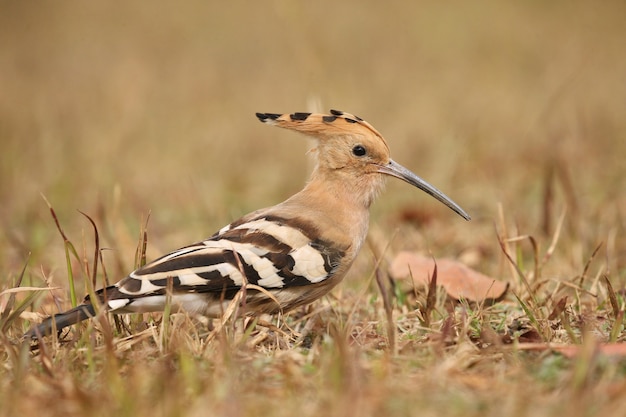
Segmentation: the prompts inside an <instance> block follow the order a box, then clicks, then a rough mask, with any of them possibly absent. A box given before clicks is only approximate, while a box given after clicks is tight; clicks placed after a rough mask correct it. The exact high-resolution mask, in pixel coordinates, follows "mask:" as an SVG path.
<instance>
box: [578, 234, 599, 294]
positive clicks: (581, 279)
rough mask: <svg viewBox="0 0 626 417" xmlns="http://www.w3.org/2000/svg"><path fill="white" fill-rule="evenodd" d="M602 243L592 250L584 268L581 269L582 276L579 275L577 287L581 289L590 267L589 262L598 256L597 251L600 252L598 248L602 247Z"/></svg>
mask: <svg viewBox="0 0 626 417" xmlns="http://www.w3.org/2000/svg"><path fill="white" fill-rule="evenodd" d="M602 245H603V242H600V243H599V244H598V246H596V248H595V249H594V250H593V252H592V253H591V256H590V257H589V259H587V262H586V263H585V267H584V268H583V272H582V274H580V279H579V281H578V286H579V287H582V286H583V283H584V281H585V278H586V276H587V272H588V271H589V267H590V266H591V262H592V261H593V259H594V258H595V257H596V255H597V254H598V251H599V250H600V248H601V247H602Z"/></svg>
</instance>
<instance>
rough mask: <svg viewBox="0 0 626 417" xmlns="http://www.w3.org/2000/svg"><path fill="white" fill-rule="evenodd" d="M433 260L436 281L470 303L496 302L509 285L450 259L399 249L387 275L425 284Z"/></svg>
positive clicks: (430, 274) (429, 274) (426, 283)
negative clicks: (435, 269)
mask: <svg viewBox="0 0 626 417" xmlns="http://www.w3.org/2000/svg"><path fill="white" fill-rule="evenodd" d="M435 262H436V263H437V283H438V285H440V286H442V287H443V288H444V289H445V290H446V293H447V294H448V295H449V296H450V297H452V298H454V299H456V300H460V299H466V300H469V301H474V302H478V303H480V302H483V301H489V302H494V301H499V300H501V299H502V298H503V297H504V295H505V294H506V291H507V289H508V288H509V285H508V284H507V283H504V282H502V281H497V280H495V279H493V278H491V277H488V276H487V275H484V274H481V273H480V272H478V271H475V270H473V269H471V268H469V267H467V266H466V265H464V264H462V263H459V262H457V261H455V260H453V259H445V258H444V259H437V260H436V261H435V260H433V259H432V258H427V257H425V256H422V255H419V254H417V253H413V252H407V251H404V252H400V253H399V254H398V255H397V256H396V257H395V258H394V260H393V261H392V262H391V267H390V268H389V275H390V276H391V277H392V278H393V279H395V280H403V279H411V278H412V279H413V284H414V285H416V284H422V285H428V283H429V280H430V277H431V276H432V274H433V270H434V267H435Z"/></svg>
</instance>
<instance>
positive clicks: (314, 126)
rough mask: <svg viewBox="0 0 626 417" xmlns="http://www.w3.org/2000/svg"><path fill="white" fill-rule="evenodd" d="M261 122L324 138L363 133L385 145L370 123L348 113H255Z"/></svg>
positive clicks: (331, 111)
mask: <svg viewBox="0 0 626 417" xmlns="http://www.w3.org/2000/svg"><path fill="white" fill-rule="evenodd" d="M256 117H258V118H259V120H260V121H261V122H263V123H267V124H270V125H275V126H278V127H282V128H284V129H291V130H296V131H298V132H302V133H304V134H307V135H309V136H313V137H316V138H320V139H324V138H326V137H334V136H346V135H355V134H359V133H360V134H363V135H369V136H372V135H373V136H375V137H378V138H379V139H380V141H381V142H382V143H383V144H384V146H385V147H387V142H386V141H385V138H383V136H382V135H381V134H380V133H379V132H378V130H376V129H375V128H374V127H373V126H372V125H371V124H369V123H368V122H366V121H365V120H363V119H361V118H360V117H359V116H355V115H353V114H350V113H346V112H343V111H339V110H330V114H321V113H284V114H278V113H257V114H256Z"/></svg>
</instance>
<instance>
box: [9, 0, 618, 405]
mask: <svg viewBox="0 0 626 417" xmlns="http://www.w3.org/2000/svg"><path fill="white" fill-rule="evenodd" d="M2 10H3V11H2V13H0V80H2V81H1V90H2V91H1V93H0V144H1V150H0V201H1V202H2V204H0V221H1V223H0V225H1V227H2V234H0V271H2V275H1V276H0V291H4V290H7V289H10V288H14V287H16V286H17V281H18V279H19V277H20V276H21V271H22V269H23V268H24V266H25V265H26V268H25V272H24V274H23V280H22V282H21V286H23V287H24V286H39V287H43V286H45V285H46V282H47V283H48V284H49V285H50V286H59V287H61V289H60V290H54V291H51V292H46V293H45V294H44V295H43V296H40V297H39V298H38V299H37V300H36V301H35V302H34V303H33V299H29V298H28V294H30V293H29V292H22V293H18V294H17V297H16V298H15V302H14V303H13V305H12V306H11V305H9V307H12V308H11V309H8V308H6V307H7V305H6V304H7V302H8V301H9V296H8V295H7V294H4V295H1V296H0V307H1V308H2V309H3V311H4V313H2V315H1V317H0V325H1V326H2V334H1V337H0V358H1V363H2V367H1V368H0V416H12V415H34V414H37V415H51V416H56V415H63V416H75V415H117V416H124V415H129V416H130V415H132V416H136V415H155V416H194V415H224V416H226V415H228V416H232V415H273V416H282V415H285V416H293V415H301V416H309V415H337V416H344V415H359V416H367V415H421V416H428V415H433V416H434V415H436V416H441V415H453V416H454V415H463V416H474V415H476V416H477V415H480V416H514V415H531V414H532V415H533V416H557V415H564V413H568V414H567V415H572V416H578V415H581V416H583V415H605V414H606V415H624V414H626V395H625V394H626V379H625V377H624V376H625V374H626V367H625V364H626V361H625V360H624V358H623V356H622V355H615V356H607V355H602V354H599V353H598V352H597V351H596V350H595V349H596V346H597V344H598V343H604V342H610V341H615V342H622V341H623V340H624V337H625V335H624V330H623V322H622V320H623V312H624V308H625V305H624V304H625V301H624V287H625V281H626V238H625V237H624V236H626V233H625V232H626V192H625V191H626V186H625V178H626V163H625V162H624V161H625V160H626V118H625V117H624V115H626V83H625V82H624V74H626V55H625V54H624V40H625V39H626V26H624V15H625V13H626V8H625V7H624V4H623V2H618V1H607V2H597V3H594V4H589V3H586V2H561V1H556V2H519V3H511V4H504V3H494V2H488V1H481V2H473V3H471V4H470V3H466V2H454V3H440V2H414V3H411V4H409V3H407V2H400V1H390V2H307V3H304V2H297V3H296V2H287V1H274V2H271V3H268V4H265V3H258V4H257V3H243V2H241V3H239V2H236V3H233V4H231V3H220V4H217V3H213V2H199V1H198V2H191V3H186V4H184V5H181V4H176V5H174V4H171V5H170V4H160V5H158V4H154V3H151V4H150V5H148V4H146V3H130V4H128V3H124V4H117V5H112V4H109V3H105V2H102V3H100V4H97V3H95V2H94V3H90V4H84V5H80V6H79V5H77V4H71V5H70V4H62V3H59V2H43V3H41V2H40V3H37V4H30V3H27V2H13V3H9V2H3V6H2ZM330 107H333V108H339V109H344V110H346V111H350V112H354V113H356V114H358V115H360V116H362V117H364V118H365V119H366V120H368V121H370V122H371V123H372V124H373V125H375V126H376V127H377V128H378V129H379V130H380V131H381V132H382V133H383V134H384V135H385V136H386V137H387V139H388V141H389V143H390V146H391V149H392V154H393V155H394V157H395V159H396V160H398V161H399V162H401V163H402V164H404V165H406V166H408V167H409V168H411V169H413V170H414V171H415V172H417V173H418V174H419V175H422V176H423V177H424V178H426V179H427V180H429V181H430V182H432V183H433V184H435V185H436V186H438V187H439V188H441V189H442V190H444V191H446V193H447V194H449V195H450V196H451V197H453V198H454V200H456V201H457V202H459V203H460V204H461V205H462V206H463V207H464V208H466V209H467V210H468V211H469V212H470V213H471V214H472V216H473V218H474V220H473V221H472V222H470V223H465V222H463V221H461V220H459V219H457V218H455V216H454V215H452V214H451V213H449V212H448V211H447V210H446V209H445V208H443V207H439V206H438V205H437V204H436V203H435V202H434V201H431V200H429V199H427V198H425V197H424V196H422V195H420V194H419V193H416V192H412V191H411V192H409V190H407V187H406V185H404V184H400V183H394V182H391V181H390V183H389V187H388V190H387V192H386V193H385V194H384V196H383V197H382V198H381V200H380V201H379V202H378V203H377V204H376V205H375V206H374V207H373V216H372V230H371V233H370V241H371V247H370V248H365V249H364V250H363V253H362V254H361V256H360V258H359V259H358V260H357V263H356V264H355V266H354V268H353V270H352V271H351V273H350V276H349V277H348V278H347V279H346V282H345V283H344V284H342V285H341V286H340V287H339V288H338V289H337V290H336V291H334V292H333V295H332V296H330V297H327V298H325V299H323V300H321V301H319V302H317V303H315V304H313V305H312V306H310V307H309V308H308V309H304V310H301V311H297V312H294V313H293V314H291V315H289V316H287V317H281V318H262V322H260V323H242V322H241V321H235V322H233V321H227V322H226V323H225V325H224V326H220V324H219V323H218V322H210V323H209V322H206V321H204V322H202V321H198V320H196V319H193V318H189V317H186V316H184V315H174V316H172V317H170V319H169V320H167V321H166V324H167V326H164V325H163V321H161V318H160V317H159V316H158V315H155V316H133V317H130V318H129V320H130V321H129V322H128V323H129V324H128V326H129V328H130V330H123V329H118V328H116V326H115V324H114V323H113V321H111V326H109V325H108V321H106V320H105V321H102V322H101V323H89V324H87V325H83V326H80V327H78V328H77V329H74V330H72V331H71V332H70V333H69V334H68V335H66V338H65V339H64V341H62V343H60V342H59V341H51V342H50V343H49V344H46V345H44V346H42V349H40V350H39V351H37V352H29V347H28V346H26V345H21V344H20V343H18V338H19V336H20V335H21V334H22V332H23V331H24V330H25V329H26V328H27V327H28V325H29V322H28V321H27V318H28V317H32V316H28V314H31V313H37V314H43V313H45V314H47V313H53V312H55V311H57V309H59V308H61V309H62V308H66V307H68V306H69V304H70V302H69V295H68V291H67V288H68V272H67V267H66V256H65V252H64V251H65V248H64V244H63V242H62V240H61V238H60V236H59V233H58V232H57V230H56V227H55V225H54V222H53V221H52V219H51V217H50V215H49V212H48V208H47V206H46V204H45V202H44V201H43V200H42V198H41V195H40V193H43V194H44V195H45V197H46V198H47V199H48V200H49V201H50V203H51V204H52V206H53V207H54V209H55V211H56V213H57V215H58V217H59V221H60V224H61V225H62V227H63V228H64V230H65V233H66V234H67V236H68V238H69V239H70V241H71V242H72V243H73V245H74V246H75V248H76V250H77V253H78V260H76V259H74V257H71V259H72V270H73V275H74V279H75V281H76V286H77V292H78V296H81V295H82V293H84V292H85V291H87V282H89V280H90V276H89V274H88V273H86V272H82V271H83V270H85V269H86V266H85V265H86V264H88V265H89V267H92V266H93V251H94V243H93V242H94V238H93V229H92V227H91V225H90V224H89V222H88V221H87V220H86V219H85V218H84V217H83V216H82V215H80V214H79V213H78V212H77V211H76V210H77V209H79V210H81V211H82V212H84V213H87V214H88V215H89V216H90V217H92V218H93V219H94V221H95V223H96V224H97V226H98V230H99V233H100V239H101V242H100V245H101V247H102V248H105V249H106V250H104V251H103V252H102V253H103V258H104V264H103V266H104V267H105V268H106V276H107V277H108V279H109V280H111V281H113V282H114V281H116V280H118V279H120V278H121V277H122V276H124V274H125V273H128V271H130V270H131V269H132V268H133V266H134V265H135V263H136V260H135V250H136V247H137V240H138V236H139V234H140V231H141V230H142V225H143V224H145V223H146V217H147V216H148V215H150V220H149V222H148V238H149V244H148V247H147V258H148V259H153V258H154V257H156V256H158V255H160V254H162V253H164V252H166V251H169V250H172V249H175V248H177V247H179V246H180V245H183V244H186V243H189V242H191V241H196V240H198V239H201V238H203V237H206V236H208V235H210V234H211V233H213V231H214V230H216V229H217V228H219V227H220V226H222V225H223V224H225V223H227V222H229V221H230V220H232V219H233V218H235V217H236V216H238V215H241V214H243V213H245V212H247V211H249V210H252V209H255V208H259V207H262V206H267V205H271V204H275V203H276V202H278V201H281V200H282V199H284V198H285V197H287V196H288V195H290V194H291V193H293V192H295V191H296V190H298V189H299V188H300V187H301V186H302V183H303V182H304V181H305V178H306V175H307V168H306V163H305V161H306V159H305V158H306V157H305V156H304V153H305V151H306V149H307V146H308V144H307V143H306V141H305V140H302V139H300V138H297V137H294V135H293V134H291V133H288V132H281V131H277V130H276V129H269V128H265V127H263V126H261V125H260V124H259V123H258V122H257V121H256V120H255V118H254V112H256V111H270V112H289V111H305V110H325V109H327V108H330ZM562 213H564V217H563V221H562V227H561V228H560V229H559V227H558V225H559V219H560V218H561V217H560V216H561V214H562ZM501 244H502V245H503V246H504V247H505V249H506V250H507V253H508V254H509V255H510V256H511V259H512V260H513V263H514V264H515V265H516V266H517V270H516V268H515V267H514V266H513V263H511V262H509V261H508V260H507V259H506V257H505V256H504V254H503V250H502V249H501V247H500V245H501ZM597 248H599V249H597ZM403 249H410V250H420V251H424V252H426V251H428V252H430V253H432V255H433V256H434V257H444V256H452V257H457V258H460V259H462V260H463V261H464V262H466V263H468V264H470V265H471V266H473V267H475V268H477V269H479V270H481V271H483V272H484V273H486V274H489V275H491V276H495V277H498V278H499V279H502V280H505V281H509V282H510V283H511V292H510V295H509V296H508V297H507V298H506V299H505V300H504V301H503V302H500V303H497V304H495V305H493V306H474V305H468V304H466V303H461V304H457V305H453V306H450V304H449V303H447V302H446V300H445V297H444V294H442V293H441V292H440V293H439V294H438V295H437V298H436V299H435V303H434V305H432V304H430V305H429V306H428V308H426V306H427V304H428V303H427V296H426V293H425V291H424V290H423V289H421V290H420V291H418V293H417V297H416V298H413V297H404V296H403V295H402V294H399V293H397V292H396V294H395V295H396V297H395V298H394V299H393V310H392V311H391V318H392V320H391V323H392V327H391V328H390V327H389V323H390V321H388V312H386V311H385V308H384V303H383V300H382V297H381V295H380V291H379V289H378V287H377V285H376V280H375V278H374V277H375V264H374V261H373V259H374V257H373V253H377V254H382V255H384V257H385V258H386V259H387V260H388V259H389V258H390V257H391V256H393V254H394V253H396V252H398V251H399V250H403ZM29 254H30V255H29ZM594 254H595V255H594ZM385 265H386V264H385V263H384V262H383V264H382V267H381V270H380V271H382V272H384V270H385ZM104 275H105V274H104V272H103V268H102V265H101V266H100V268H99V273H98V283H99V285H101V284H102V281H103V279H104ZM605 277H606V279H605ZM607 281H608V282H609V283H610V285H608V284H607ZM383 282H386V281H384V280H383ZM611 289H612V290H611ZM391 292H393V291H391ZM611 294H613V296H614V297H613V302H611ZM51 295H54V299H53V297H52V296H51ZM564 297H567V299H566V301H562V300H563V299H564ZM431 300H432V298H431ZM31 303H32V305H31ZM20 306H23V307H25V308H26V307H27V308H26V311H25V313H26V314H23V315H22V317H21V318H20V317H18V316H17V315H15V316H9V312H10V311H15V310H16V309H19V308H20ZM526 342H530V343H533V344H535V345H538V344H539V342H551V343H562V344H568V345H579V346H581V347H580V352H579V354H578V355H577V356H575V357H574V358H568V357H566V356H564V355H562V354H559V353H557V352H554V351H552V350H538V351H534V350H525V349H526V347H527V345H523V344H521V343H526Z"/></svg>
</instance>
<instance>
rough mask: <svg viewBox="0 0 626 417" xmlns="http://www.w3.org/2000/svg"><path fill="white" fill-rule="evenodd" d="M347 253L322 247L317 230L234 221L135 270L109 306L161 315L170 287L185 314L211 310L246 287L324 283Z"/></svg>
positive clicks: (273, 221) (265, 220) (287, 222)
mask: <svg viewBox="0 0 626 417" xmlns="http://www.w3.org/2000/svg"><path fill="white" fill-rule="evenodd" d="M345 249H346V248H334V247H332V245H329V244H327V243H326V242H323V241H322V240H320V239H319V238H316V231H315V229H314V228H312V227H310V226H309V225H306V224H302V223H301V222H297V221H294V220H292V219H281V218H276V217H272V216H263V217H259V218H255V219H252V220H249V221H245V222H240V223H238V222H235V223H232V224H231V225H228V226H226V227H224V228H223V229H221V230H220V231H219V232H218V233H217V234H216V235H214V236H213V237H211V238H209V239H207V240H205V241H202V242H199V243H197V244H194V245H191V246H187V247H184V248H181V249H179V250H177V251H175V252H172V253H170V254H168V255H165V256H163V257H161V258H159V259H157V260H155V261H154V262H151V263H149V264H147V265H145V266H144V267H142V268H140V269H138V270H136V271H134V272H133V273H131V274H130V275H129V276H128V277H126V278H124V279H123V280H121V281H120V282H119V283H118V284H117V285H116V287H117V288H116V291H115V294H109V295H108V301H107V303H108V306H109V308H110V309H111V310H118V311H119V312H124V311H155V310H160V309H161V308H162V307H163V304H164V302H165V293H166V289H167V287H168V283H169V285H171V288H172V293H173V299H174V301H175V302H177V303H178V304H179V305H181V306H182V307H183V308H184V309H186V310H190V311H198V312H202V311H207V310H208V309H209V308H210V303H214V302H215V301H216V300H220V299H224V300H229V299H232V298H233V297H234V295H235V294H236V293H237V291H239V290H240V289H241V287H242V286H243V285H244V283H247V284H254V285H257V286H259V287H263V288H265V289H267V290H269V291H275V290H280V289H284V288H288V287H294V286H303V285H311V284H316V283H320V282H322V281H324V280H326V279H327V278H329V277H330V276H332V275H333V274H334V272H335V271H336V268H337V267H338V265H339V264H340V261H341V258H342V257H343V256H344V254H345Z"/></svg>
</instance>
